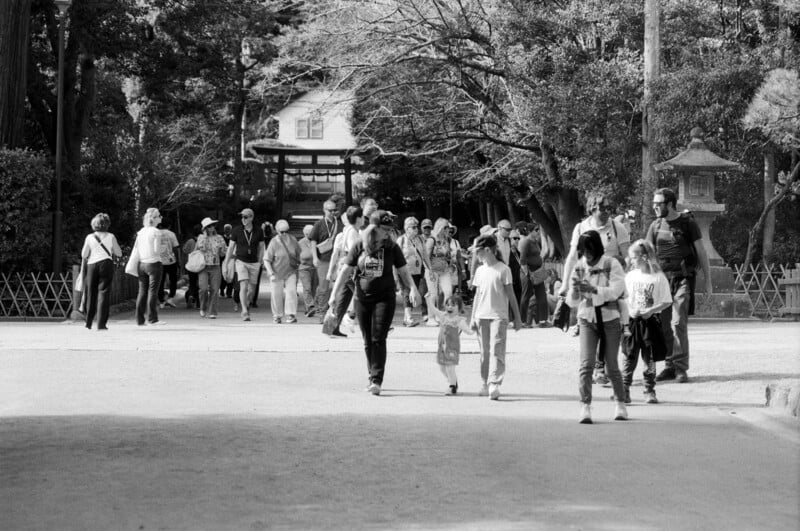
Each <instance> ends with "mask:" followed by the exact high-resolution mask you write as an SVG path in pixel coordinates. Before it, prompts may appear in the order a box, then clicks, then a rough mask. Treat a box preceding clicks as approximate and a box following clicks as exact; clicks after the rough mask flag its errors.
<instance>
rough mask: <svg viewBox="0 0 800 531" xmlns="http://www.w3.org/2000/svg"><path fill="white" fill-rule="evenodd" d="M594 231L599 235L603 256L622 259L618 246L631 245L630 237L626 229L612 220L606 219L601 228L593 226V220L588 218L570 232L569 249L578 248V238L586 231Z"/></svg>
mask: <svg viewBox="0 0 800 531" xmlns="http://www.w3.org/2000/svg"><path fill="white" fill-rule="evenodd" d="M590 230H594V231H597V233H598V234H600V240H602V242H603V249H604V252H603V254H604V255H605V256H610V257H612V258H617V257H623V258H624V256H623V254H622V250H621V249H620V245H622V244H626V243H631V235H630V234H629V233H628V229H626V228H625V226H624V225H622V224H621V223H617V222H615V221H614V219H613V218H608V222H607V223H606V224H605V225H603V226H602V227H598V226H597V225H595V222H594V218H593V217H591V216H590V217H588V218H586V219H584V220H583V221H581V222H580V223H578V224H577V225H575V228H574V229H573V231H572V239H571V240H570V243H569V245H570V248H571V249H577V248H578V238H579V237H580V235H581V234H583V233H584V232H586V231H590Z"/></svg>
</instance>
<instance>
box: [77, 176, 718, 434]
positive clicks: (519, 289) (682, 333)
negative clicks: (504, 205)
mask: <svg viewBox="0 0 800 531" xmlns="http://www.w3.org/2000/svg"><path fill="white" fill-rule="evenodd" d="M586 204H587V210H588V213H589V215H588V217H587V218H586V219H584V220H582V221H581V222H580V223H578V224H577V225H576V226H575V228H574V230H573V232H572V239H571V242H570V248H569V252H568V254H567V256H566V258H565V261H564V265H563V270H562V271H561V272H560V273H561V275H559V270H558V268H557V267H554V266H546V264H545V260H544V259H543V256H542V254H543V253H542V247H543V245H546V241H544V238H543V237H542V236H540V235H539V231H538V227H537V226H536V225H535V224H532V223H526V222H519V223H516V224H515V225H512V224H511V222H510V221H509V220H507V219H503V220H500V221H499V222H498V223H497V226H496V227H493V226H488V225H487V226H484V227H482V228H481V229H480V230H479V233H478V235H477V236H476V237H475V238H474V239H473V240H472V241H465V242H464V243H465V244H466V245H465V246H462V244H461V242H459V240H458V238H457V236H456V235H457V232H458V229H457V228H456V227H455V226H454V225H453V224H452V223H451V222H450V221H449V220H447V219H444V218H438V219H436V220H435V221H432V220H430V219H423V220H422V221H419V220H418V219H417V218H416V217H413V216H408V217H406V218H405V220H404V221H403V224H402V231H400V230H399V228H398V226H397V223H396V221H397V220H396V216H395V215H394V214H392V213H391V212H389V211H386V210H381V209H379V208H378V204H377V202H376V201H375V200H374V199H372V198H365V199H363V200H362V201H361V202H360V204H359V205H352V206H349V207H347V208H346V210H345V211H344V212H340V208H339V203H338V202H337V201H336V200H335V198H331V199H329V200H328V201H326V202H325V203H324V205H323V215H322V217H321V218H320V219H319V220H318V221H317V222H316V223H314V224H310V225H307V226H305V227H303V237H302V238H300V239H299V240H298V239H297V238H295V236H293V235H292V234H291V232H290V224H289V222H288V221H287V220H284V219H281V220H278V221H277V222H276V223H275V225H274V228H273V226H272V225H271V224H270V223H263V224H261V225H259V224H257V223H256V222H255V219H254V217H255V215H254V212H253V210H252V209H249V208H245V209H243V210H242V211H241V212H240V213H239V216H240V218H241V224H240V225H237V226H236V227H233V226H231V225H230V224H226V225H224V226H223V229H222V232H221V233H218V232H217V225H218V224H219V221H218V220H215V219H212V218H210V217H206V218H204V219H203V220H201V222H200V223H199V224H198V225H197V226H195V227H194V230H193V235H192V236H191V237H189V238H188V239H187V240H186V241H185V242H184V243H183V245H182V246H181V245H180V244H179V242H178V239H177V237H176V235H175V234H174V233H173V232H172V231H171V229H170V226H169V223H168V222H167V221H165V220H163V219H162V217H161V214H160V212H159V211H158V209H156V208H149V209H147V211H146V212H145V214H144V216H143V223H142V225H143V226H142V228H141V229H140V230H139V231H138V233H137V234H136V240H135V241H134V244H133V247H132V251H131V257H130V259H129V261H128V264H127V267H126V272H127V273H129V274H131V275H133V276H135V277H136V278H137V279H138V282H139V291H138V295H137V298H136V312H135V315H136V322H137V324H138V325H140V326H145V325H151V326H153V325H162V324H164V322H163V320H161V319H159V313H158V311H159V309H163V308H165V307H167V306H169V307H176V306H177V304H176V301H175V296H176V293H177V285H178V278H179V276H180V275H179V271H180V265H181V264H183V268H184V269H185V271H186V273H187V277H188V283H187V287H186V291H185V303H186V306H187V308H190V309H194V310H199V316H200V318H208V319H216V318H217V316H218V314H219V311H220V308H219V306H220V305H219V300H220V298H230V299H232V300H233V302H234V311H236V312H239V313H240V316H241V318H242V320H243V321H250V320H251V316H250V309H251V308H253V307H255V306H256V305H257V299H258V287H259V284H260V279H261V276H262V274H266V275H267V278H268V279H269V282H270V286H271V298H270V303H271V314H272V319H273V322H274V323H276V324H291V323H296V322H297V314H298V312H299V303H300V302H302V303H303V306H304V313H305V316H306V317H314V316H315V315H316V316H318V317H319V323H320V324H322V325H323V326H322V331H323V332H324V333H326V334H328V335H329V336H331V337H340V336H346V334H345V333H344V332H343V331H342V330H341V328H342V327H343V326H344V327H345V328H346V329H349V330H350V331H351V332H353V331H354V329H355V326H356V323H357V326H358V327H359V328H360V330H361V336H362V338H363V341H364V350H365V355H366V359H367V370H368V386H367V390H368V391H369V392H370V393H372V394H375V395H379V394H380V393H381V385H382V383H383V378H384V372H385V366H386V357H387V336H388V334H389V332H390V331H391V329H392V319H393V317H394V313H395V306H396V304H397V300H398V294H401V298H400V300H401V301H402V304H403V321H402V322H403V325H404V326H406V327H414V326H418V325H420V324H426V325H428V326H437V327H439V336H438V348H437V354H436V361H437V363H438V365H439V366H440V369H441V371H442V374H443V375H444V376H445V378H446V380H447V393H448V394H451V395H455V394H457V393H458V389H459V387H458V378H457V375H456V369H455V368H456V366H457V365H458V362H459V355H460V345H461V340H460V335H461V334H462V333H467V334H472V333H475V334H476V336H477V340H478V345H479V348H480V352H481V363H480V372H481V379H482V382H483V384H482V388H481V389H480V391H479V394H480V395H481V396H488V397H489V398H490V399H492V400H497V399H498V398H499V397H500V388H501V385H502V383H503V379H504V376H505V372H506V364H505V353H506V341H507V330H508V328H509V327H511V328H513V329H514V330H519V329H521V328H526V327H527V328H530V327H533V326H537V327H548V326H551V323H550V315H551V313H552V311H553V309H554V307H555V306H556V304H557V302H558V300H559V299H562V300H563V301H565V303H566V304H568V305H569V306H570V307H573V308H574V309H575V312H574V315H575V319H574V320H575V323H576V325H575V328H574V330H575V332H576V334H577V335H579V337H580V339H579V343H580V352H581V357H580V363H579V395H580V402H581V412H580V422H582V423H591V422H592V417H591V403H592V384H601V385H610V386H611V387H613V392H614V395H613V396H612V398H613V399H614V400H615V404H616V406H615V412H614V418H615V419H617V420H624V419H627V410H626V407H625V405H626V404H627V403H630V402H631V398H630V386H631V383H632V378H633V372H634V370H635V369H636V367H637V364H638V358H639V357H641V358H642V361H643V366H644V373H643V374H644V381H645V401H646V402H647V403H657V402H658V400H657V398H656V394H655V384H656V381H662V380H671V379H675V380H677V381H679V382H686V381H688V375H687V371H688V367H689V365H688V360H689V344H688V337H687V333H686V327H687V320H688V316H689V315H691V314H692V313H693V306H694V291H695V279H696V271H697V270H698V269H699V270H703V271H704V272H705V273H706V274H705V277H704V278H705V279H706V292H707V293H710V292H711V288H710V281H709V280H708V279H709V278H710V276H709V275H708V271H709V269H708V258H707V256H706V254H705V251H704V249H703V246H702V244H701V241H700V240H701V235H700V231H699V229H698V227H697V224H696V223H695V222H694V221H693V219H692V217H691V215H690V214H686V213H678V212H677V210H676V207H677V199H676V197H675V194H674V192H672V191H671V190H669V189H666V188H664V189H659V190H657V191H656V194H655V196H654V199H653V207H654V212H655V214H656V216H657V218H656V220H655V221H654V222H653V223H652V224H651V225H650V227H649V229H648V231H647V234H646V236H645V238H643V239H639V240H636V241H635V242H634V243H633V244H631V241H630V223H629V221H630V218H631V217H632V213H630V212H626V213H625V214H623V215H622V216H620V217H617V218H616V219H615V218H612V216H611V214H612V213H613V212H614V211H615V206H614V205H613V203H612V202H611V200H610V199H609V198H608V197H606V196H605V195H602V194H592V195H590V196H589V197H588V198H587V203H586ZM91 226H92V229H93V232H92V233H91V234H89V235H88V236H87V237H86V240H85V242H84V246H83V249H82V251H81V257H82V265H81V280H80V281H79V288H81V289H82V291H83V293H84V295H85V296H84V300H85V304H84V305H83V308H84V310H83V311H84V312H85V317H86V327H87V328H89V329H91V328H92V324H93V322H94V320H95V318H96V319H97V329H98V330H107V329H108V327H107V322H108V314H109V303H110V297H109V289H110V284H111V279H112V278H113V274H114V267H113V260H114V259H115V257H119V256H121V254H122V252H121V250H120V246H119V244H118V242H117V241H116V238H115V237H114V235H113V234H112V233H110V232H109V226H110V219H109V217H108V216H107V215H106V214H98V215H97V216H95V217H94V218H93V219H92V222H91ZM626 270H627V273H626ZM561 278H563V279H565V281H564V282H562V281H561ZM298 285H299V286H300V287H301V289H300V290H298ZM398 288H399V289H398ZM299 292H302V295H303V297H302V301H300V300H299ZM468 307H469V308H470V311H469V315H465V311H466V308H468ZM417 308H419V312H420V313H419V318H417V316H416V311H417ZM345 323H346V324H345ZM620 349H622V353H623V357H624V359H623V364H622V370H620V368H619V364H618V356H619V352H620ZM662 360H664V361H666V367H665V369H664V370H663V371H662V372H661V373H660V374H658V375H656V371H655V363H656V362H657V361H662Z"/></svg>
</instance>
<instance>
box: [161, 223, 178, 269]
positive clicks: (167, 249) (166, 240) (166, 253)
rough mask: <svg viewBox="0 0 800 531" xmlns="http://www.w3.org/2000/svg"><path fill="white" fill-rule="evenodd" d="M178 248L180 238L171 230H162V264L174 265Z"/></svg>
mask: <svg viewBox="0 0 800 531" xmlns="http://www.w3.org/2000/svg"><path fill="white" fill-rule="evenodd" d="M177 246H178V237H177V236H175V233H174V232H172V231H171V230H169V229H161V263H162V264H164V265H172V264H174V263H175V262H176V261H177V259H176V258H175V251H174V249H175V247H177Z"/></svg>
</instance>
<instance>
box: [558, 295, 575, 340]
mask: <svg viewBox="0 0 800 531" xmlns="http://www.w3.org/2000/svg"><path fill="white" fill-rule="evenodd" d="M571 313H572V308H570V307H569V306H568V305H567V300H566V299H565V298H564V297H559V298H558V302H556V308H555V310H553V326H554V327H556V328H560V329H561V330H563V331H564V332H566V331H567V330H569V318H570V314H571Z"/></svg>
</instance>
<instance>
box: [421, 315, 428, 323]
mask: <svg viewBox="0 0 800 531" xmlns="http://www.w3.org/2000/svg"><path fill="white" fill-rule="evenodd" d="M422 322H423V323H427V322H428V314H427V313H423V314H422Z"/></svg>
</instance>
